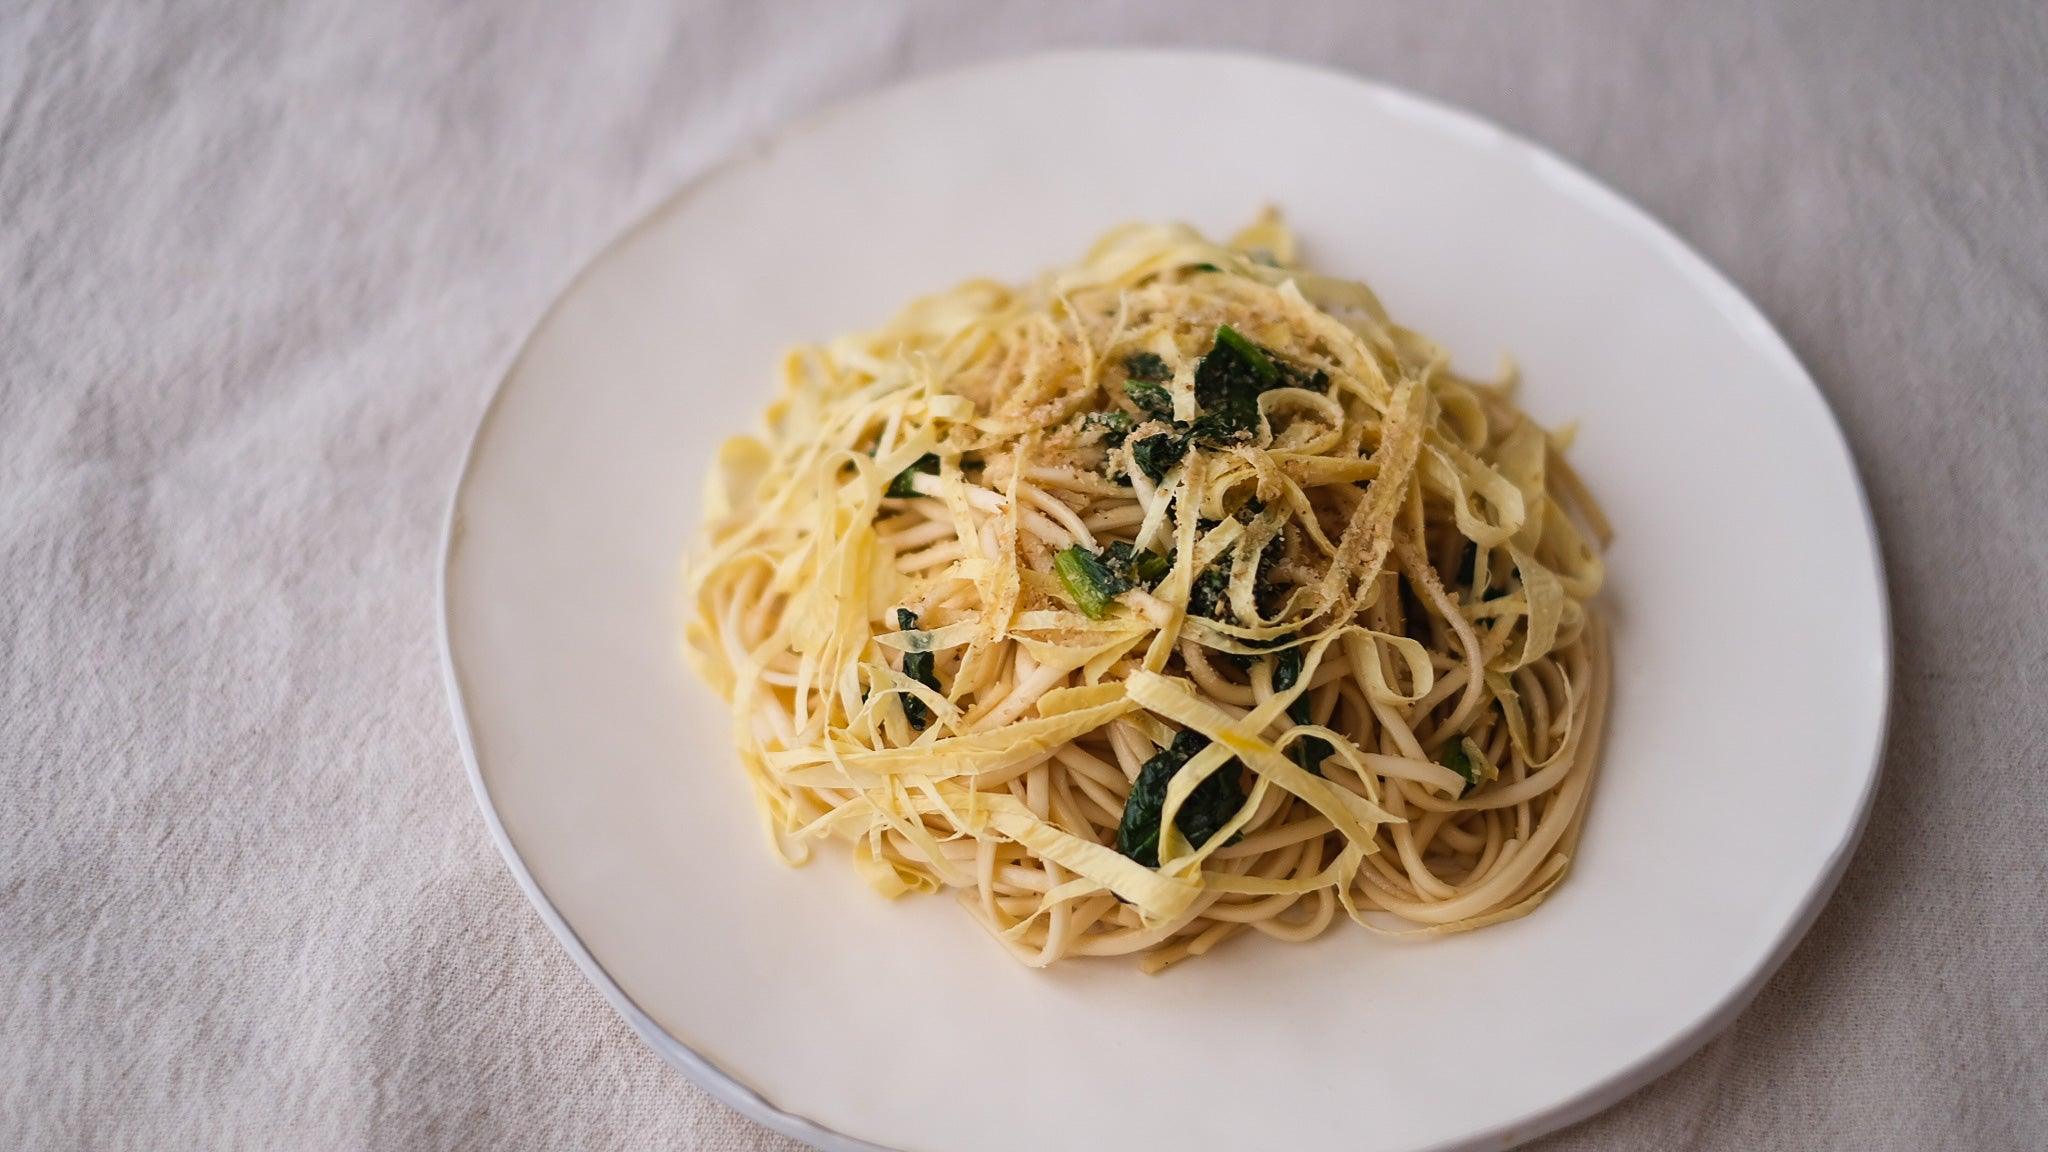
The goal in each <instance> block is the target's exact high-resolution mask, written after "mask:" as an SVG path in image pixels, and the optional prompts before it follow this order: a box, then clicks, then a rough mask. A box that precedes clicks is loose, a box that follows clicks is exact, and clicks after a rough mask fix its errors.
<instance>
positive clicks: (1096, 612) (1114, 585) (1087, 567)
mask: <svg viewBox="0 0 2048 1152" xmlns="http://www.w3.org/2000/svg"><path fill="white" fill-rule="evenodd" d="M1052 567H1053V571H1054V572H1057V573H1058V574H1059V578H1060V583H1061V584H1064V585H1065V586H1066V589H1067V594H1068V595H1069V596H1072V597H1073V598H1074V605H1075V607H1077V608H1079V609H1080V610H1081V611H1082V612H1083V613H1084V614H1085V615H1087V617H1088V618H1089V619H1091V620H1100V619H1102V618H1103V617H1104V616H1106V615H1108V614H1109V605H1110V602H1111V601H1113V600H1115V599H1116V598H1117V597H1118V596H1121V595H1123V594H1124V593H1125V592H1128V591H1130V590H1131V589H1133V588H1136V587H1138V586H1139V585H1143V586H1145V587H1146V588H1151V587H1153V586H1154V585H1156V584H1158V583H1159V581H1160V580H1162V579H1164V578H1165V576H1166V573H1167V572H1168V571H1169V570H1171V569H1172V567H1173V561H1171V560H1168V559H1167V558H1166V557H1164V556H1161V555H1160V554H1158V553H1157V552H1153V551H1150V550H1146V551H1142V552H1141V551H1139V550H1138V549H1136V548H1133V547H1131V545H1130V544H1128V543H1126V542H1125V541H1122V540H1118V541H1115V542H1114V543H1112V544H1110V546H1109V547H1108V548H1106V549H1104V550H1103V551H1102V552H1100V553H1095V552H1090V551H1088V550H1087V549H1086V548H1083V547H1081V546H1080V545H1079V544H1076V545H1074V546H1073V547H1071V548H1067V549H1065V550H1064V551H1062V552H1061V553H1060V554H1059V555H1057V556H1055V557H1053V559H1052Z"/></svg>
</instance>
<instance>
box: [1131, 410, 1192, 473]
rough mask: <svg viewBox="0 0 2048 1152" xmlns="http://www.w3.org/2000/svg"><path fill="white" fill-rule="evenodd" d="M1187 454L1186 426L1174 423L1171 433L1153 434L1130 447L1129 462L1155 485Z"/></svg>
mask: <svg viewBox="0 0 2048 1152" xmlns="http://www.w3.org/2000/svg"><path fill="white" fill-rule="evenodd" d="M1187 454H1188V437H1187V425H1185V424H1181V423H1179V422H1175V424H1174V431H1173V432H1170V433H1169V432H1154V433H1153V434H1152V435H1150V436H1147V437H1145V438H1144V439H1143V440H1140V441H1138V442H1137V443H1136V444H1133V445H1131V462H1132V463H1134V464H1136V465H1137V466H1138V470H1139V471H1141V472H1143V473H1144V474H1145V475H1147V476H1149V477H1151V478H1152V482H1153V483H1155V484H1157V483H1158V482H1159V481H1161V480H1164V479H1165V478H1166V474H1167V473H1168V472H1171V471H1173V467H1174V465H1176V464H1179V463H1180V462H1181V458H1182V457H1184V456H1186V455H1187Z"/></svg>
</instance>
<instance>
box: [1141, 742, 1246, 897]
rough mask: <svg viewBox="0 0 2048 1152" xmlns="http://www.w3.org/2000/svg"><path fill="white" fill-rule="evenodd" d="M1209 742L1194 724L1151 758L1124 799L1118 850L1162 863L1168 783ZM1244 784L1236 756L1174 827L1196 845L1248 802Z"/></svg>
mask: <svg viewBox="0 0 2048 1152" xmlns="http://www.w3.org/2000/svg"><path fill="white" fill-rule="evenodd" d="M1208 746H1209V738H1208V737H1207V736H1204V735H1202V734H1201V733H1200V732H1196V731H1194V730H1193V729H1183V730H1182V731H1181V732H1180V733H1179V734H1178V735H1176V736H1175V737H1174V738H1173V744H1172V745H1171V746H1169V747H1166V748H1163V749H1161V750H1160V751H1159V752H1158V754H1157V755H1155V756H1153V757H1152V758H1151V759H1150V760H1147V761H1145V765H1144V767H1143V768H1140V769H1139V770H1138V778H1137V780H1135V781H1133V782H1132V784H1131V795H1130V798H1129V799H1128V800H1126V801H1125V802H1124V815H1123V819H1122V820H1121V821H1119V822H1118V824H1117V829H1116V850H1117V851H1118V852H1121V853H1123V854H1124V855H1126V856H1128V857H1130V858H1131V859H1133V860H1135V861H1137V862H1138V863H1140V864H1143V865H1144V866H1145V867H1147V868H1157V867H1159V816H1160V813H1161V811H1162V810H1163V809H1164V808H1165V807H1166V786H1167V784H1168V783H1170V782H1171V781H1172V780H1173V775H1174V773H1176V772H1178V771H1180V770H1181V768H1182V767H1183V766H1184V765H1186V764H1187V762H1188V761H1189V760H1192V759H1194V758H1195V756H1196V755H1198V754H1199V753H1200V752H1201V751H1202V749H1204V748H1207V747H1208ZM1244 800H1245V793H1244V788H1243V787H1242V786H1241V785H1240V784H1239V783H1238V772H1237V765H1236V762H1235V761H1232V762H1230V763H1226V764H1225V765H1223V766H1222V767H1221V768H1218V769H1217V770H1216V771H1215V772H1213V773H1211V774H1210V776H1209V778H1208V779H1206V780H1204V781H1202V782H1201V783H1200V784H1198V785H1196V786H1195V790H1194V791H1193V792H1191V793H1189V794H1188V798H1187V800H1186V801H1185V802H1183V803H1182V804H1181V806H1180V811H1179V812H1177V813H1175V814H1174V819H1173V826H1174V827H1176V828H1178V829H1180V834H1181V835H1182V836H1185V837H1186V838H1187V841H1188V843H1189V844H1191V845H1193V846H1194V847H1196V848H1200V847H1201V846H1202V845H1204V844H1207V843H1208V842H1209V840H1210V838H1211V837H1213V836H1215V835H1216V833H1217V832H1218V831H1219V830H1221V829H1222V827H1223V826H1224V825H1225V824H1228V823H1230V818H1231V817H1232V816H1235V815H1237V810H1238V809H1239V808H1242V807H1244Z"/></svg>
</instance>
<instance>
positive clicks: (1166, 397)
mask: <svg viewBox="0 0 2048 1152" xmlns="http://www.w3.org/2000/svg"><path fill="white" fill-rule="evenodd" d="M1124 395H1126V396H1129V397H1130V398H1131V403H1133V404H1136V405H1137V406H1138V411H1140V412H1143V413H1144V414H1145V415H1147V416H1151V417H1154V418H1156V419H1160V420H1171V419H1173V393H1171V392H1168V391H1167V390H1166V388H1165V386H1164V385H1160V384H1154V383H1152V382H1151V381H1149V380H1126V381H1124Z"/></svg>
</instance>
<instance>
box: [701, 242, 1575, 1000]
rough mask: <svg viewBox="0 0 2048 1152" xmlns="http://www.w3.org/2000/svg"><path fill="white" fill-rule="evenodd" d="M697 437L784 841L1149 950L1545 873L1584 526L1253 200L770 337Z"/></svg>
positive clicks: (1559, 466) (727, 606) (742, 682)
mask: <svg viewBox="0 0 2048 1152" xmlns="http://www.w3.org/2000/svg"><path fill="white" fill-rule="evenodd" d="M782 367H783V376H784V387H783V391H782V393H781V395H780V397H779V398H777V399H776V400H775V401H774V402H773V403H772V405H771V406H770V407H769V409H768V414H767V427H766V431H765V433H763V434H762V435H760V436H749V437H739V438H736V439H734V440H731V441H729V442H728V443H727V444H726V445H725V447H724V448H723V449H722V450H721V452H720V456H719V460H718V465H717V468H716V469H715V475H714V476H713V477H712V479H711V483H710V484H709V486H708V489H707V496H706V504H707V508H706V530H705V534H704V538H703V539H702V540H701V541H700V542H699V544H698V545H697V546H696V547H695V548H693V554H692V556H691V557H690V559H689V561H688V562H687V564H686V570H687V580H688V587H689V611H688V616H689V622H688V626H687V642H688V645H687V646H688V649H689V652H690V655H691V657H692V660H693V662H694V663H695V664H696V666H697V668H698V670H699V672H700V673H701V674H702V676H703V677H704V678H705V679H706V680H707V681H708V682H709V683H710V684H711V685H712V686H713V687H714V688H715V689H716V690H717V691H718V692H719V693H720V694H721V695H722V696H724V697H725V698H726V700H727V701H728V702H729V703H730V705H731V709H732V717H733V730H732V739H733V741H734V743H735V745H736V746H737V748H738V750H739V753H740V758H741V760H742V761H743V763H744V764H745V768H746V771H747V773H748V775H749V777H750V778H751V781H752V784H753V788H754V791H755V793H756V795H757V797H758V798H759V801H760V807H761V810H762V812H763V813H764V814H765V817H766V821H767V824H768V829H769V832H770V835H771V837H772V840H773V842H774V844H775V846H776V848H777V850H778V851H779V852H780V853H781V854H782V855H783V857H784V858H785V859H787V860H789V861H790V862H792V863H801V862H803V861H804V860H805V859H806V858H807V857H808V854H809V851H810V847H811V845H812V844H813V843H815V842H817V841H821V840H837V841H842V842H844V843H846V844H848V845H849V846H850V848H851V856H852V859H853V862H854V865H855V866H856V867H857V868H858V869H859V870H860V872H861V873H862V875H863V876H864V877H865V878H866V879H867V880H868V881H869V882H870V883H871V884H872V885H873V886H874V887H875V888H876V889H878V890H880V891H881V892H883V893H884V894H886V895H890V896H897V895H902V894H906V893H912V892H933V891H937V890H940V889H952V890H953V891H955V892H956V893H957V894H958V896H959V897H960V900H961V902H962V904H963V905H964V906H965V907H966V909H967V910H968V911H969V912H970V913H971V914H972V915H973V916H974V917H975V918H976V919H977V920H979V921H980V922H981V923H982V924H983V925H984V926H985V927H986V928H987V929H988V930H989V931H990V932H991V933H992V934H993V935H994V937H995V938H996V939H997V940H999V941H1000V942H1001V943H1002V944H1003V945H1004V946H1005V947H1006V948H1008V949H1009V950H1010V951H1011V952H1012V953H1013V954H1014V955H1015V956H1016V957H1017V958H1019V959H1020V960H1022V961H1024V962H1025V963H1027V964H1031V965H1040V966H1042V965H1046V964H1050V963H1052V962H1053V961H1055V960H1059V959H1061V958H1064V957H1073V956H1105V955H1133V956H1137V957H1139V958H1140V962H1141V963H1142V965H1143V966H1144V967H1145V968H1146V969H1147V970H1150V971H1156V970H1158V969H1159V968H1163V967H1165V966H1167V965H1169V964H1172V963H1174V962H1176V961H1179V960H1181V959H1184V958H1186V957H1190V956H1197V955H1200V954H1202V953H1204V952H1207V951H1208V950H1209V949H1211V948H1213V947H1215V946H1216V945H1217V944H1218V943H1220V942H1222V941H1223V940H1226V939H1228V938H1230V937H1231V936H1234V935H1238V934H1241V933H1243V932H1245V931H1247V930H1249V931H1252V932H1256V933H1259V934H1262V935H1265V936H1270V937H1275V938H1278V939H1282V940H1290V941H1299V940H1307V939H1310V938H1312V937H1315V936H1317V935H1319V934H1320V933H1321V932H1323V930H1324V929H1325V928H1327V927H1328V926H1329V925H1330V924H1332V923H1333V922H1334V921H1335V920H1336V919H1337V916H1338V913H1339V912H1340V911H1341V912H1342V914H1343V915H1344V916H1345V917H1346V918H1348V919H1351V920H1354V921H1356V922H1358V923H1360V924H1363V925H1365V926H1367V927H1368V928H1371V929H1374V930H1376V931H1381V932H1391V933H1396V934H1431V933H1441V932H1451V931H1459V930H1463V929H1470V928H1477V927H1481V926H1484V925H1487V924H1492V923H1495V922H1498V921H1501V920H1506V919H1511V918H1514V917H1517V916H1521V915H1523V914H1525V913H1527V912H1529V911H1530V910H1531V909H1533V908H1534V907H1535V906H1536V905H1537V904H1539V903H1541V902H1542V900H1543V899H1544V898H1545V896H1546V895H1547V894H1548V893H1549V892H1550V891H1551V890H1552V888H1554V887H1555V886H1556V885H1557V883H1558V882H1559V881H1560V880H1562V879H1563V878H1564V875H1565V872H1566V870H1567V868H1568V867H1569V865H1570V862H1571V859H1572V856H1573V853H1574V851H1575V845H1576V841H1577V839H1578V835H1579V831H1580V828H1581V827H1582V826H1583V822H1584V819H1585V812H1586V807H1587V790H1588V788H1589V787H1590V785H1591V782H1592V778H1593V772H1594V767H1595V764H1596V761H1597V753H1598V744H1599V738H1600V732H1601V721H1602V714H1603V710H1604V707H1605V703H1606V699H1607V693H1608V662H1607V658H1606V650H1605V633H1604V628H1603V624H1602V621H1601V619H1600V617H1599V615H1598V614H1597V612H1596V611H1595V610H1594V609H1593V608H1592V607H1590V606H1589V604H1588V601H1589V600H1590V599H1591V598H1592V597H1593V596H1594V594H1595V592H1596V591H1597V590H1598V588H1599V586H1600V583H1601V579H1602V572H1603V569H1602V562H1601V559H1600V555H1599V551H1598V549H1599V547H1600V546H1603V545H1604V544H1605V543H1606V540H1607V535H1608V529H1607V525H1606V523H1605V521H1604V520H1603V518H1602V516H1601V513H1600V511H1599V508H1598V505H1597V504H1596V503H1595V502H1594V500H1593V499H1592V497H1591V496H1590V494H1588V493H1587V491H1586V490H1585V488H1584V486H1583V485H1582V484H1581V483H1580V481H1579V479H1578V477H1577V476H1576V475H1575V474H1574V473H1573V471H1572V470H1571V468H1570V466H1569V465H1568V464H1566V462H1565V460H1564V457H1563V450H1564V448H1565V447H1566V446H1567V443H1568V441H1569V439H1570V436H1569V433H1568V432H1567V433H1553V432H1547V431H1545V430H1544V429H1543V428H1541V427H1539V426H1538V425H1537V424H1536V423H1535V422H1533V421H1532V420H1530V419H1529V418H1528V417H1527V416H1525V415H1524V414H1522V412H1521V411H1520V410H1519V409H1518V408H1516V407H1515V405H1514V403H1513V399H1512V393H1513V384H1514V380H1513V376H1512V373H1510V374H1508V375H1507V376H1506V377H1505V378H1504V379H1503V380H1501V381H1499V382H1493V383H1488V382H1482V381H1476V380H1470V379H1466V378H1464V377H1461V376H1459V375H1458V374H1456V373H1454V372H1453V371H1452V370H1451V368H1450V366H1449V364H1448V359H1447V357H1446V356H1445V354H1444V353H1443V352H1442V350H1440V349H1439V348H1438V347H1437V346H1436V345H1434V344H1432V343H1431V342H1430V341H1429V340H1427V339H1426V338H1424V337H1422V336H1421V335H1419V334H1417V333H1415V332H1412V331H1410V330H1408V329H1405V328H1403V327H1401V326H1399V325H1398V324H1395V323H1394V322H1393V321H1391V320H1390V319H1389V318H1388V316H1387V314H1386V312H1385V311H1384V309H1383V308H1382V307H1381V305H1380V303H1379V301H1378V299H1377V298H1375V297H1374V295H1373V293H1372V292H1371V291H1370V290H1369V289H1367V288H1366V287H1365V286H1364V285H1362V284H1357V283H1353V282H1348V281H1343V280H1338V279H1334V278H1330V277H1326V276H1322V275H1318V274H1316V273H1314V272H1311V271H1309V270H1308V269H1306V268H1303V267H1300V266H1298V264H1297V260H1296V253H1295V241H1294V239H1293V236H1292V235H1291V233H1290V232H1289V231H1288V229H1287V228H1286V226H1285V225H1284V224H1282V223H1281V221H1280V220H1279V218H1278V217H1277V216H1276V215H1275V214H1273V213H1271V212H1268V213H1267V214H1266V215H1264V216H1263V217H1261V218H1260V219H1259V220H1258V221H1257V222H1256V223H1254V224H1253V225H1252V226H1251V227H1250V228H1247V229H1246V230H1245V231H1243V232H1242V233H1240V234H1239V235H1238V236H1237V237H1235V238H1234V239H1233V240H1232V241H1231V242H1230V243H1229V244H1227V245H1219V244H1215V243H1212V242H1210V241H1208V240H1206V239H1204V238H1203V237H1202V236H1200V235H1199V234H1197V233H1196V232H1194V231H1192V230H1190V229H1188V228H1186V227H1182V226H1160V225H1130V226H1126V227H1123V228H1120V229H1117V230H1115V231H1113V232H1111V233H1109V234H1108V235H1107V236H1105V237H1104V238H1103V239H1102V240H1100V241H1099V242H1097V244H1096V245H1095V246H1094V247H1093V248H1092V249H1091V250H1090V251H1089V252H1088V254H1087V255H1086V257H1085V258H1084V259H1083V260H1082V261H1081V262H1080V263H1079V264H1077V265H1075V266H1073V267H1070V268H1067V269H1063V270H1060V271H1057V272H1054V273H1050V274H1047V275H1045V276H1043V277H1041V278H1039V279H1038V280H1036V281H1035V282H1033V283H1030V284H1028V285H1025V286H1022V287H1011V286H1006V285H1002V284H997V283H993V282H989V281H975V282H970V283H967V284H963V285H961V286H959V287H958V288H955V289H953V290H952V291H949V292H945V293H941V294H939V295H935V296H931V297H928V298H924V299H921V300H918V301H915V302H913V303H912V304H911V305H910V306H909V307H907V308H906V309H904V310H903V312H902V313H901V314H900V315H898V316H897V317H896V318H895V319H894V320H893V321H891V322H890V323H888V324H887V325H886V326H884V327H882V328H880V329H878V330H875V331H872V332H866V333H860V334H855V335H849V336H845V337H841V338H839V339H837V340H834V341H832V342H830V343H827V344H824V345H822V346H816V347H804V348H798V349H796V350H794V351H792V352H790V353H789V354H788V355H787V357H786V359H785V361H784V364H783V366H782Z"/></svg>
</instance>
